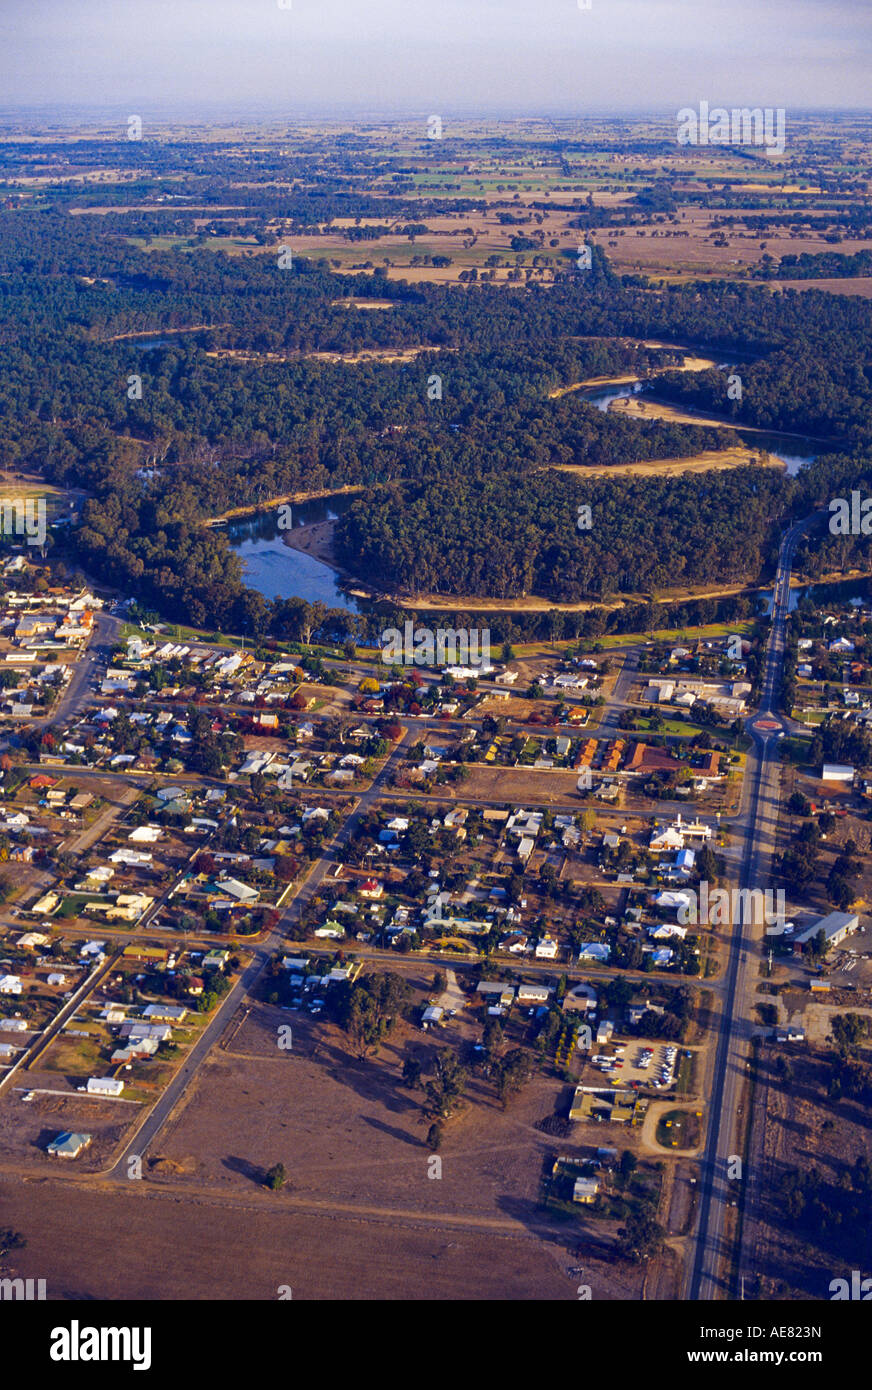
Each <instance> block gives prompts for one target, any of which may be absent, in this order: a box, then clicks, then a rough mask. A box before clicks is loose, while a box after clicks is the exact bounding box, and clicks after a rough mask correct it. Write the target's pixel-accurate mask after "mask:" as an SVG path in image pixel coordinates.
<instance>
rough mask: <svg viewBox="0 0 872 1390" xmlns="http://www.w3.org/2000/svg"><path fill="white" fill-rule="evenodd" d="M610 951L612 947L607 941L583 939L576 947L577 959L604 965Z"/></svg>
mask: <svg viewBox="0 0 872 1390" xmlns="http://www.w3.org/2000/svg"><path fill="white" fill-rule="evenodd" d="M611 953H612V948H611V946H610V945H609V944H608V942H607V941H583V942H582V943H581V945H580V946H579V948H578V959H579V960H592V961H596V962H598V963H599V964H600V965H605V964H606V962H607V961H608V958H609V956H610V955H611Z"/></svg>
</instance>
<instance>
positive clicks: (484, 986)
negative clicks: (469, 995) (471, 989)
mask: <svg viewBox="0 0 872 1390" xmlns="http://www.w3.org/2000/svg"><path fill="white" fill-rule="evenodd" d="M476 993H477V994H482V995H484V997H485V999H487V1000H490V1001H492V1002H494V1003H497V1004H500V1005H502V1007H503V1008H508V1007H509V1005H511V1004H513V1003H514V1001H515V991H514V988H513V986H512V985H503V984H500V983H499V981H497V980H482V981H480V983H479V984H478V985H477V986H476Z"/></svg>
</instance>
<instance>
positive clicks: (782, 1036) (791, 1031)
mask: <svg viewBox="0 0 872 1390" xmlns="http://www.w3.org/2000/svg"><path fill="white" fill-rule="evenodd" d="M772 1036H773V1038H774V1039H775V1041H776V1042H780V1043H787V1042H805V1032H804V1030H803V1029H802V1028H794V1027H782V1028H776V1029H775V1031H774V1033H773V1034H772Z"/></svg>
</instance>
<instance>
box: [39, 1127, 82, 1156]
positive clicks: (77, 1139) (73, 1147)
mask: <svg viewBox="0 0 872 1390" xmlns="http://www.w3.org/2000/svg"><path fill="white" fill-rule="evenodd" d="M90 1142H91V1136H90V1134H75V1133H73V1132H72V1131H70V1130H65V1131H64V1132H63V1134H58V1135H56V1137H55V1138H54V1139H52V1141H51V1143H50V1144H48V1145H47V1149H48V1152H49V1153H50V1154H60V1155H61V1156H62V1157H63V1158H75V1156H76V1154H77V1153H79V1152H81V1150H82V1149H84V1148H86V1147H87V1145H88V1144H90Z"/></svg>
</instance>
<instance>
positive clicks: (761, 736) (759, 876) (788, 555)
mask: <svg viewBox="0 0 872 1390" xmlns="http://www.w3.org/2000/svg"><path fill="white" fill-rule="evenodd" d="M813 520H814V517H806V518H805V519H804V520H803V521H800V522H797V523H796V524H795V525H794V526H792V527H791V528H790V530H789V531H788V532H787V533H786V534H785V536H784V538H783V540H782V544H781V550H780V553H779V557H778V572H777V576H776V581H775V602H774V607H773V618H772V627H771V629H770V634H769V642H768V645H767V649H766V662H765V668H764V677H763V688H762V697H761V703H760V709H759V711H758V713H757V714H756V715H754V716H752V717H751V718H750V719H749V720H748V721H747V724H746V728H747V731H748V733H749V734H750V735H751V737H752V738H753V740H754V747H753V751H752V752H751V753H750V754H749V755H748V762H747V767H746V781H747V782H748V785H749V786H750V788H751V794H750V797H749V798H748V803H747V807H746V809H745V811H744V814H742V815H741V816H740V817H739V818H738V819H737V820H736V821H734V822H733V827H734V830H735V831H736V833H740V834H741V835H742V858H741V867H740V871H739V883H738V887H739V888H742V889H753V888H758V889H761V890H763V889H765V887H766V884H767V880H768V879H769V863H770V857H771V854H772V850H773V848H774V845H775V833H776V828H777V824H778V808H779V782H780V778H779V770H780V762H779V755H778V741H779V739H780V738H781V737H782V736H783V734H784V732H785V730H786V729H787V728H788V727H789V722H790V721H788V720H784V719H782V718H781V716H780V715H779V714H777V713H776V712H775V711H776V709H777V705H778V696H779V690H780V684H781V674H782V666H783V661H784V647H785V624H786V618H787V611H788V600H789V594H790V570H791V565H792V562H793V554H794V551H795V549H796V545H797V543H798V541H799V539H800V536H801V535H802V533H803V532H804V531H805V530H806V529H807V528H808V526H809V525H811V523H812V521H813ZM736 915H737V920H734V922H733V926H732V936H731V942H730V958H729V963H728V966H727V972H726V976H725V982H724V983H725V994H724V998H723V1007H722V1010H721V1013H720V1017H719V1023H718V1037H717V1046H716V1051H715V1067H714V1081H713V1089H712V1093H711V1100H710V1105H709V1127H708V1135H707V1139H706V1145H705V1149H704V1152H703V1156H702V1161H701V1165H700V1194H699V1197H700V1200H699V1208H698V1214H697V1227H696V1244H695V1251H694V1260H693V1267H692V1270H691V1271H689V1277H688V1280H687V1293H686V1296H687V1297H688V1298H691V1299H700V1300H709V1299H717V1298H728V1297H730V1294H731V1292H732V1290H731V1287H730V1282H729V1281H730V1275H731V1271H732V1265H731V1261H730V1256H731V1255H733V1256H734V1257H735V1256H737V1257H738V1259H739V1261H740V1259H741V1252H734V1251H733V1248H732V1247H733V1243H734V1240H735V1235H736V1233H735V1231H734V1230H732V1229H730V1228H729V1223H728V1221H727V1216H728V1213H729V1211H730V1205H731V1203H736V1202H738V1200H739V1199H740V1196H741V1189H740V1184H739V1181H738V1180H737V1179H730V1178H728V1176H727V1172H728V1159H729V1157H730V1156H731V1155H741V1154H742V1152H743V1135H744V1130H745V1124H746V1117H745V1116H744V1115H743V1113H742V1090H743V1083H744V1081H745V1080H746V1078H747V1075H748V1067H749V1057H750V1040H751V1037H752V1034H753V1031H754V1029H755V1027H756V1026H757V1024H756V1020H755V1019H754V1017H753V1012H752V1010H753V1003H754V989H755V986H756V983H757V978H758V975H757V967H758V962H759V959H760V950H759V944H758V942H759V939H760V938H761V937H762V934H763V924H762V923H759V922H743V921H742V920H741V917H742V913H741V911H740V912H738V913H737V914H736Z"/></svg>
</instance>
